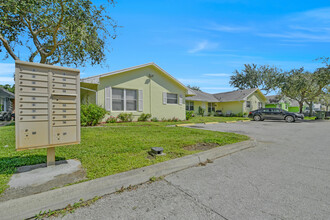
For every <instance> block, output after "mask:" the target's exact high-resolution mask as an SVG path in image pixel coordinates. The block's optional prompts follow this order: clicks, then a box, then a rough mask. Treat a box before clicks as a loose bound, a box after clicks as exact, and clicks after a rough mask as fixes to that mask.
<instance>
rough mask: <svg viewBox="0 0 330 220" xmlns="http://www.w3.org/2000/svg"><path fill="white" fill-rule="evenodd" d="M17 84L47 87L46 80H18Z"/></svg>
mask: <svg viewBox="0 0 330 220" xmlns="http://www.w3.org/2000/svg"><path fill="white" fill-rule="evenodd" d="M19 84H20V85H22V86H32V87H45V88H47V87H48V82H41V81H36V80H20V81H19Z"/></svg>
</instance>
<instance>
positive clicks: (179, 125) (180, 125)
mask: <svg viewBox="0 0 330 220" xmlns="http://www.w3.org/2000/svg"><path fill="white" fill-rule="evenodd" d="M195 124H196V123H191V124H177V125H175V126H176V127H185V126H191V125H195Z"/></svg>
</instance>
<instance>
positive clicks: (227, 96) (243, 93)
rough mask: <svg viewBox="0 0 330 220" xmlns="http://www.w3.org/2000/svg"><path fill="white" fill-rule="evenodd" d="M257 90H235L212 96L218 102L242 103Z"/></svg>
mask: <svg viewBox="0 0 330 220" xmlns="http://www.w3.org/2000/svg"><path fill="white" fill-rule="evenodd" d="M257 90H258V89H257V88H254V89H245V90H236V91H232V92H222V93H217V94H213V96H214V97H215V98H216V99H217V100H218V101H220V102H232V101H242V100H244V99H245V98H247V97H248V96H249V95H251V94H252V93H254V92H255V91H257Z"/></svg>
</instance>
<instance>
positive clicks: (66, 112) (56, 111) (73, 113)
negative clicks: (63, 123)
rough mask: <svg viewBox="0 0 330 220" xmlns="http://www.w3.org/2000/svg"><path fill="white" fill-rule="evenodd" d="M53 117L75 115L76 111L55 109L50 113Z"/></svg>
mask: <svg viewBox="0 0 330 220" xmlns="http://www.w3.org/2000/svg"><path fill="white" fill-rule="evenodd" d="M52 113H53V115H64V114H65V115H75V114H77V111H76V110H71V109H55V110H53V111H52Z"/></svg>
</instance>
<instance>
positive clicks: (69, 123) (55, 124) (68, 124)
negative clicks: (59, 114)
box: [52, 120, 77, 127]
mask: <svg viewBox="0 0 330 220" xmlns="http://www.w3.org/2000/svg"><path fill="white" fill-rule="evenodd" d="M76 124H77V122H76V121H66V120H61V121H53V124H52V125H53V126H54V127H58V126H70V125H76Z"/></svg>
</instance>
